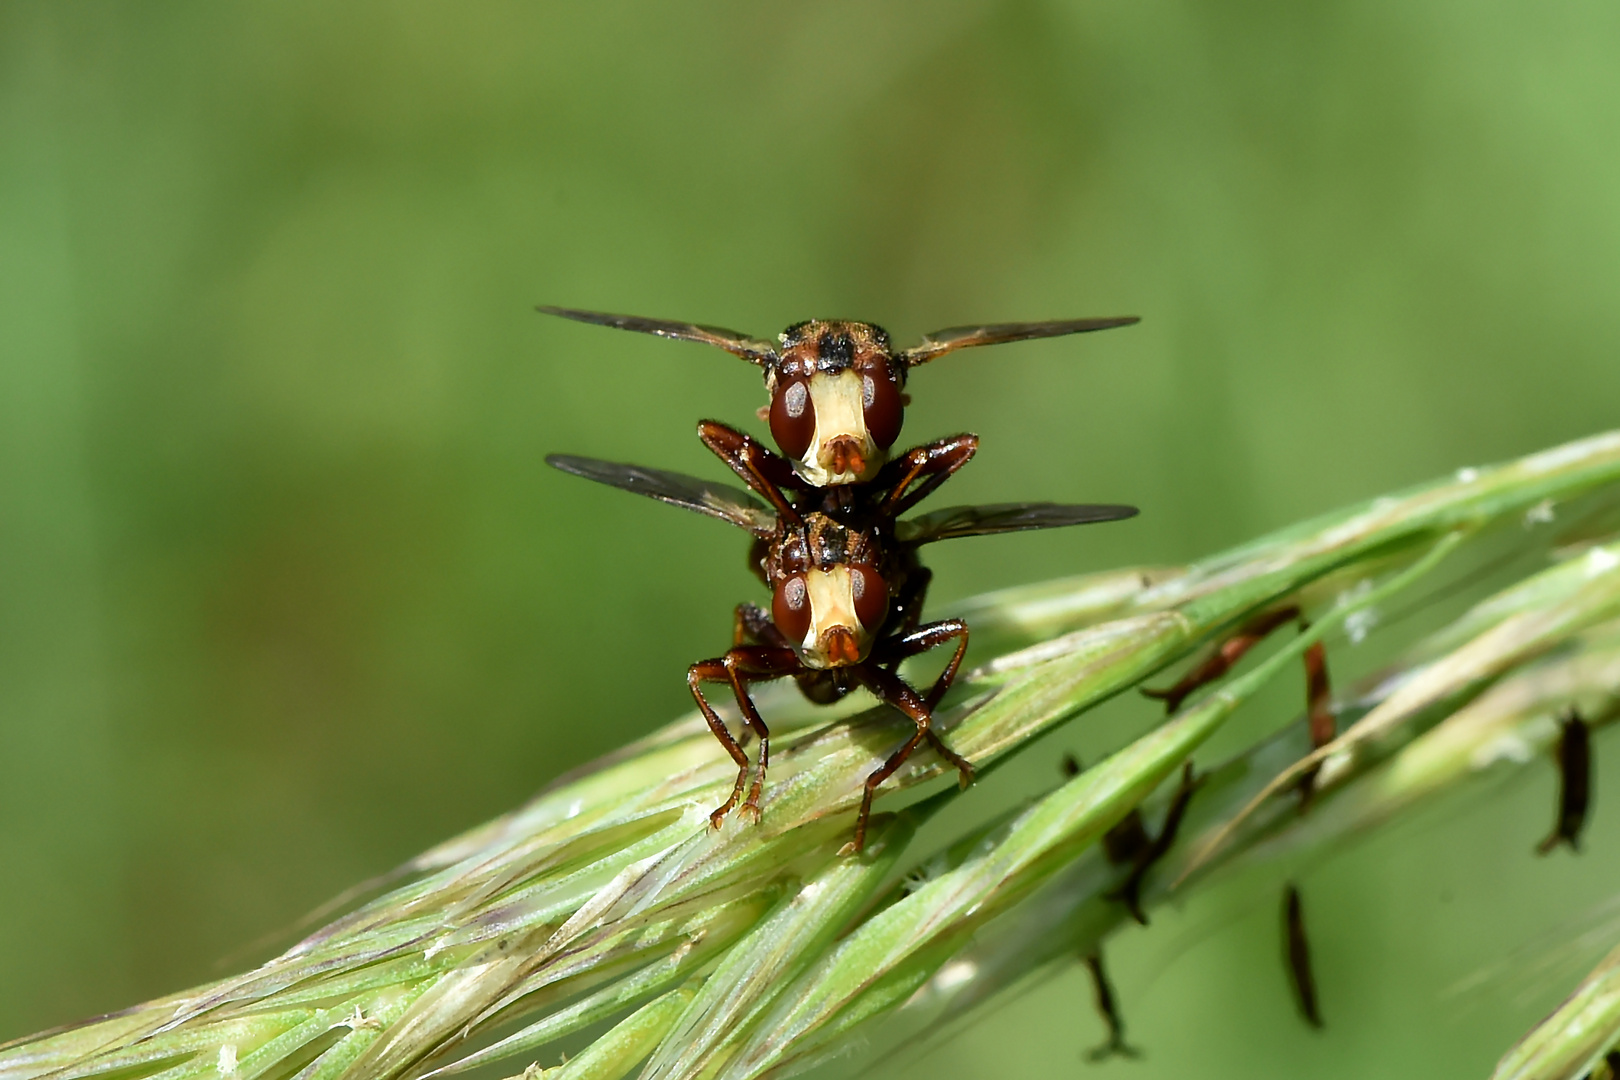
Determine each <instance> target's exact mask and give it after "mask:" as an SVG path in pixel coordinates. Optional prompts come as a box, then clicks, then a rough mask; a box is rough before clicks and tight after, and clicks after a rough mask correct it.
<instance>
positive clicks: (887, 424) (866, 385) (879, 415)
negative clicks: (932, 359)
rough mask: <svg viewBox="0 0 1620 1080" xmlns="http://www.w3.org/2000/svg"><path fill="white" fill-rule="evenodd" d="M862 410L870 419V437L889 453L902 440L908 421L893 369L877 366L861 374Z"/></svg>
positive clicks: (884, 365)
mask: <svg viewBox="0 0 1620 1080" xmlns="http://www.w3.org/2000/svg"><path fill="white" fill-rule="evenodd" d="M861 410H862V412H863V414H864V415H865V417H866V433H867V434H868V435H870V436H871V437H872V441H873V442H874V443H876V444H877V445H879V446H881V447H883V448H884V449H885V450H886V449H888V448H889V447H890V446H893V445H894V440H896V439H898V438H899V437H900V424H901V423H902V421H904V419H905V403H904V402H903V401H902V400H901V394H900V387H899V385H898V384H896V383H895V381H894V376H893V375H892V374H891V373H890V371H889V365H887V364H877V365H874V366H872V367H870V368H868V369H867V370H865V371H863V372H861Z"/></svg>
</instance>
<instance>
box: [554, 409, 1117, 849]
mask: <svg viewBox="0 0 1620 1080" xmlns="http://www.w3.org/2000/svg"><path fill="white" fill-rule="evenodd" d="M699 432H700V435H701V436H702V438H703V441H704V443H705V444H706V445H708V446H709V448H710V449H711V450H714V451H715V453H717V454H718V455H719V456H720V457H721V458H722V459H723V460H725V461H726V463H727V464H728V465H729V466H730V467H731V468H732V469H733V470H734V471H735V472H736V473H737V474H738V475H739V476H741V477H742V478H743V479H744V480H745V481H746V482H747V483H748V486H749V487H750V488H751V489H753V491H754V493H756V494H758V495H760V496H762V497H763V498H764V499H765V500H766V502H765V503H761V502H759V501H758V500H757V499H756V498H754V496H753V495H750V494H749V493H747V492H743V491H738V490H735V489H733V488H729V487H726V486H724V485H720V484H714V483H710V482H709V481H706V480H699V479H696V478H694V477H690V476H683V475H681V474H679V473H671V472H664V471H662V470H658V469H648V468H643V467H641V466H636V465H624V464H618V463H614V462H606V461H597V460H595V459H592V458H580V457H570V456H566V455H552V456H550V457H548V458H547V459H546V460H547V462H548V463H550V464H551V465H553V466H555V467H556V468H558V469H561V470H563V471H564V472H569V473H573V474H575V475H577V476H583V477H586V478H587V479H591V480H595V481H598V482H599V483H605V484H610V485H612V486H614V487H619V488H623V489H625V490H627V491H633V492H636V493H638V494H642V495H646V496H648V497H650V498H654V499H658V500H659V501H661V502H667V503H672V504H674V505H676V506H683V507H685V508H687V509H689V510H695V511H697V512H698V513H701V514H707V515H709V516H711V517H718V518H720V519H721V520H723V521H729V522H730V523H732V524H733V525H737V526H739V527H740V528H743V529H746V530H747V531H748V532H750V533H752V534H753V536H754V538H755V540H754V545H753V549H752V552H751V554H750V557H749V561H750V565H751V567H752V569H753V570H754V572H755V573H756V574H757V575H758V576H759V577H760V579H761V581H762V582H764V584H765V585H766V586H767V587H768V588H769V589H770V591H771V603H770V607H769V609H765V608H762V607H757V606H755V605H753V604H742V605H740V606H739V607H738V609H737V618H736V634H735V640H734V641H733V643H732V648H731V649H729V650H728V651H727V652H726V653H725V654H724V655H722V656H718V657H715V658H714V659H712V660H703V661H700V662H699V663H696V664H693V665H692V666H691V668H690V669H689V670H688V672H687V682H688V684H689V685H690V687H691V690H692V695H693V697H694V698H695V699H696V700H697V703H698V707H699V708H700V709H701V710H702V712H703V715H704V718H705V719H706V720H707V721H708V724H709V727H710V729H711V730H712V731H713V732H714V735H715V738H717V739H719V740H720V742H721V743H722V744H723V745H724V746H725V748H726V750H727V752H728V753H729V754H730V755H731V757H732V759H733V760H734V761H735V762H736V763H737V781H736V784H735V785H734V786H733V788H732V792H731V796H730V797H729V798H728V799H727V800H726V801H725V803H724V804H722V805H721V806H719V807H717V808H716V809H715V811H714V813H713V814H712V815H711V820H712V822H713V823H714V824H715V825H716V826H718V825H719V824H720V823H721V821H722V820H723V819H724V818H725V816H726V814H728V813H729V812H730V811H731V810H732V808H733V807H736V806H737V805H738V803H739V802H741V803H742V809H743V812H746V813H748V814H751V815H753V816H755V817H756V818H757V816H758V814H759V805H760V797H761V793H762V791H763V789H764V784H765V773H766V769H767V768H768V767H769V764H770V730H769V729H768V728H767V726H766V724H765V721H764V719H763V718H762V717H761V716H760V715H759V711H758V709H756V708H755V706H754V703H753V701H752V699H751V698H750V697H749V694H748V686H749V684H751V683H755V682H764V681H769V680H773V679H780V678H788V677H791V678H793V679H795V680H796V681H797V682H798V685H799V687H800V689H801V690H802V691H803V692H804V693H805V695H806V696H807V697H809V698H810V699H811V700H813V701H817V702H823V703H825V702H831V701H836V700H838V699H839V698H841V697H843V696H844V695H846V694H848V693H850V692H851V691H852V690H855V689H857V688H861V687H864V688H865V689H867V690H869V691H871V693H872V694H873V696H875V697H876V698H877V699H878V700H879V701H882V702H884V703H885V704H888V705H892V706H894V707H895V708H896V709H899V710H900V711H901V712H902V713H904V714H905V715H906V716H907V717H908V718H909V719H910V720H911V721H912V723H913V724H914V725H915V731H914V732H913V734H912V735H911V736H910V738H908V739H907V740H906V742H905V743H903V744H902V745H901V746H900V748H899V749H897V750H896V751H895V752H894V753H893V754H891V755H890V756H889V757H888V759H887V760H886V761H884V763H883V764H882V765H881V766H879V767H878V768H877V769H875V770H874V771H873V772H872V773H871V774H870V775H869V776H868V777H867V778H866V785H865V793H864V795H863V797H862V800H861V809H860V814H859V816H858V817H857V819H856V826H855V836H854V839H853V840H852V842H851V845H850V847H851V848H852V849H853V850H856V851H858V850H860V848H861V846H862V844H863V843H864V841H865V837H866V820H867V816H868V814H869V812H870V810H871V805H872V798H873V795H874V793H875V792H876V790H877V788H878V786H879V785H880V784H882V783H883V781H884V780H885V779H887V778H888V777H889V776H891V775H892V774H893V773H894V772H895V770H897V769H898V768H900V766H901V765H902V764H904V762H905V760H906V758H907V757H909V756H910V755H911V753H912V751H914V750H915V749H916V748H917V747H918V746H919V745H921V744H922V742H923V741H924V740H927V741H928V742H929V743H930V744H931V745H933V747H934V748H935V749H936V750H937V751H938V752H939V753H940V755H941V756H942V757H943V758H945V759H946V760H947V761H949V762H950V763H951V764H952V765H953V766H955V767H956V769H957V772H958V774H959V777H960V779H961V782H962V784H963V785H964V786H966V785H967V784H968V783H969V782H970V781H971V779H972V776H973V767H972V765H971V764H969V763H968V762H967V760H965V759H964V758H962V757H960V756H959V755H957V754H956V753H955V752H953V751H952V750H951V749H950V748H949V747H947V746H946V745H945V744H944V742H943V741H941V740H940V738H939V736H938V734H937V733H936V732H935V731H934V730H933V713H934V708H935V707H936V706H937V705H938V704H939V701H940V699H941V698H943V697H944V695H945V692H946V691H947V690H949V689H950V686H951V683H952V681H953V680H954V679H955V677H956V672H957V669H958V667H959V666H960V665H961V662H962V657H963V654H964V653H965V652H966V651H967V640H968V628H967V625H966V624H965V623H964V622H962V620H960V619H944V620H940V621H937V622H931V623H926V624H924V623H923V622H922V620H921V613H922V605H923V599H924V596H925V594H926V592H927V588H928V582H929V577H930V574H929V571H928V570H927V569H925V568H924V567H923V566H922V564H921V562H920V560H919V559H918V558H917V549H918V548H919V547H921V546H922V545H923V544H929V543H933V542H935V541H937V540H946V539H950V538H953V537H958V536H979V535H985V534H989V533H1000V532H1015V531H1021V530H1027V529H1045V528H1054V527H1057V526H1063V525H1080V524H1086V523H1090V522H1101V521H1117V520H1119V519H1121V518H1126V517H1130V516H1132V515H1134V514H1135V513H1136V509H1135V508H1134V507H1129V506H1105V505H1063V504H1056V503H1008V504H999V505H992V506H963V507H954V508H951V509H947V510H939V511H935V512H933V513H930V514H922V515H919V516H917V517H912V518H906V519H899V518H898V515H899V514H902V513H905V512H906V511H907V510H909V509H910V508H911V507H912V506H913V505H915V503H916V502H917V501H918V500H919V499H921V498H922V497H923V496H925V495H927V494H928V493H929V492H930V491H932V490H933V489H934V488H935V487H937V486H938V484H939V483H941V482H943V480H944V479H945V478H946V477H948V476H949V475H950V474H951V473H953V472H955V471H956V469H958V468H960V467H961V466H962V464H964V463H965V462H966V461H967V460H968V459H969V458H971V457H972V456H973V452H974V450H975V449H976V448H977V446H978V440H977V438H976V437H974V436H972V435H960V436H954V437H952V438H950V439H944V440H940V441H939V442H938V443H933V444H929V445H928V446H924V447H918V448H916V449H914V450H911V451H908V452H907V453H905V454H902V455H900V456H899V457H897V458H895V459H894V460H892V461H890V462H888V463H887V464H886V465H885V466H884V467H883V468H882V469H880V470H878V472H877V473H876V474H875V475H874V477H873V479H872V480H871V481H870V482H867V483H863V484H859V485H856V486H855V487H853V488H850V489H848V490H849V491H850V492H852V494H853V497H836V498H835V497H832V496H831V495H830V494H828V493H825V492H820V491H809V492H801V493H799V495H798V498H797V500H795V499H792V498H789V494H788V493H787V492H784V491H783V490H782V488H781V486H780V482H779V481H780V479H781V478H782V477H784V476H788V475H791V470H790V469H789V467H788V465H787V463H786V462H785V461H783V460H782V459H781V458H780V457H777V455H775V454H773V453H772V452H771V451H770V450H769V449H767V448H765V447H764V446H761V445H760V444H759V443H758V442H757V441H756V440H754V439H752V438H751V437H749V436H748V435H746V434H744V433H743V432H740V431H738V430H736V429H735V428H731V427H728V426H727V425H725V424H721V423H719V422H717V421H712V420H710V421H704V422H703V423H702V424H701V425H699ZM953 641H954V642H955V643H956V648H955V652H954V653H953V654H952V656H951V659H950V661H949V662H948V663H947V664H946V665H945V669H944V671H943V672H942V673H941V674H940V675H939V677H938V678H937V679H936V680H935V681H934V684H933V685H932V686H931V687H930V688H929V689H928V690H927V691H926V692H919V691H917V690H916V689H914V688H913V687H912V686H910V685H909V684H908V683H907V682H906V681H905V680H904V679H902V678H901V677H900V676H899V675H898V674H897V673H896V669H897V668H898V667H899V666H900V663H901V662H902V661H903V660H905V659H907V658H908V657H911V656H915V655H918V654H920V653H924V652H928V651H930V650H932V649H935V648H938V647H939V646H941V645H945V644H947V643H949V642H953ZM705 682H721V683H726V684H727V685H729V686H730V687H731V689H732V692H733V694H734V695H735V696H736V699H737V705H738V707H739V709H741V711H742V715H743V722H744V723H745V724H746V725H747V726H748V727H749V728H750V729H752V730H753V731H754V732H755V734H757V735H758V736H759V741H760V745H759V766H758V769H757V770H756V772H755V774H754V782H753V785H752V786H751V787H749V786H748V784H747V780H748V772H749V762H748V758H747V755H746V754H745V753H744V752H743V749H742V747H741V746H740V745H739V743H738V742H737V740H736V739H735V738H733V737H732V735H731V733H730V732H729V731H727V730H726V726H725V724H724V722H723V721H722V720H721V718H720V716H719V714H717V713H716V712H715V711H714V709H713V707H711V706H710V704H709V702H708V700H707V699H706V698H705V697H704V696H703V691H702V684H703V683H705ZM745 788H747V796H746V798H744V789H745Z"/></svg>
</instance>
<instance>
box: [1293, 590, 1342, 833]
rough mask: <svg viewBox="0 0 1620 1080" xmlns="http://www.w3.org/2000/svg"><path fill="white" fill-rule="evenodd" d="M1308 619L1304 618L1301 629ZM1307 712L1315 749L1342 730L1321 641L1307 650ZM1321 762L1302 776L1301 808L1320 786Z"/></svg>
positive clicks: (1302, 809) (1318, 748)
mask: <svg viewBox="0 0 1620 1080" xmlns="http://www.w3.org/2000/svg"><path fill="white" fill-rule="evenodd" d="M1304 628H1305V623H1304V622H1303V621H1301V622H1300V629H1302V630H1303V629H1304ZM1305 716H1306V725H1307V727H1308V728H1309V729H1310V733H1311V749H1312V750H1320V749H1321V748H1322V747H1324V746H1326V745H1327V744H1328V743H1330V742H1332V741H1333V736H1334V735H1336V734H1338V729H1339V722H1338V717H1336V716H1334V715H1333V686H1332V684H1331V683H1330V682H1329V680H1328V669H1327V650H1326V649H1324V648H1323V647H1322V643H1321V642H1320V641H1318V642H1316V643H1315V644H1314V645H1312V646H1311V647H1310V648H1308V649H1306V650H1305ZM1321 768H1322V767H1321V766H1320V765H1315V766H1313V767H1311V768H1310V769H1308V770H1306V772H1305V773H1304V775H1302V776H1301V777H1300V778H1299V808H1300V810H1301V811H1304V809H1305V808H1306V806H1307V805H1308V804H1309V803H1310V801H1311V794H1312V793H1313V792H1314V791H1315V790H1316V774H1317V773H1318V772H1319V771H1321Z"/></svg>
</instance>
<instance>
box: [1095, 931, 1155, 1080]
mask: <svg viewBox="0 0 1620 1080" xmlns="http://www.w3.org/2000/svg"><path fill="white" fill-rule="evenodd" d="M1085 962H1086V970H1087V971H1088V972H1090V973H1091V993H1092V997H1093V999H1094V1000H1095V1002H1096V1005H1097V1014H1098V1015H1099V1016H1101V1017H1102V1018H1103V1023H1104V1024H1106V1025H1107V1026H1108V1041H1107V1042H1105V1043H1103V1044H1102V1045H1101V1046H1095V1047H1092V1048H1091V1049H1090V1050H1087V1051H1086V1060H1087V1061H1106V1060H1108V1059H1109V1058H1111V1057H1116V1056H1117V1057H1123V1058H1139V1057H1141V1056H1142V1051H1140V1050H1138V1049H1136V1047H1134V1046H1132V1045H1130V1044H1129V1043H1127V1042H1126V1041H1125V1020H1124V1018H1123V1017H1121V1016H1120V1015H1119V1006H1118V1005H1117V1004H1115V1002H1114V987H1113V984H1112V983H1110V982H1109V981H1108V972H1107V970H1105V969H1104V968H1103V958H1102V950H1101V949H1100V948H1099V949H1097V950H1095V951H1093V952H1090V953H1087V954H1086V956H1085Z"/></svg>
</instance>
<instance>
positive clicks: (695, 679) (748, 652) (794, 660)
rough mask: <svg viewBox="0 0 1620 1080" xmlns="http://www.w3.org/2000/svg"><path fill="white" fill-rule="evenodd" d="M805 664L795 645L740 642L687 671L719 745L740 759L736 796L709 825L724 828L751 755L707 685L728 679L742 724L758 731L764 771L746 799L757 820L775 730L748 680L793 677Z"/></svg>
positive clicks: (745, 778)
mask: <svg viewBox="0 0 1620 1080" xmlns="http://www.w3.org/2000/svg"><path fill="white" fill-rule="evenodd" d="M802 667H803V665H802V664H800V662H799V658H798V656H797V655H796V654H795V653H794V652H793V650H792V649H778V648H771V647H769V646H765V645H741V646H738V647H736V648H734V649H731V650H729V651H727V653H726V655H724V656H720V657H716V658H715V659H713V660H701V661H699V662H698V663H696V664H693V665H692V666H691V667H690V668H688V669H687V672H686V684H687V686H689V687H691V689H692V696H693V697H694V698H696V699H697V703H698V708H699V709H701V710H702V711H703V719H705V720H707V721H708V723H709V730H710V731H712V732H714V737H715V738H717V739H719V740H720V745H722V746H724V747H725V748H726V752H727V753H728V754H730V755H731V760H733V761H735V762H736V763H737V783H736V784H735V785H734V786H733V787H732V789H731V797H730V798H729V799H727V800H726V801H725V802H724V803H723V804H722V805H720V806H719V807H716V808H715V811H714V812H713V813H712V814H710V815H709V824H711V825H713V826H714V827H715V828H717V829H718V828H719V827H720V823H721V822H722V821H724V820H725V817H726V815H727V814H729V813H730V812H731V808H732V807H734V806H736V805H737V800H738V799H740V798H741V797H742V791H743V785H744V784H745V783H747V781H748V755H747V754H745V753H743V749H742V746H741V745H739V744H738V742H737V740H736V739H733V738H732V737H731V732H729V731H727V730H726V725H725V722H724V721H722V720H721V719H720V715H719V714H718V713H716V712H715V711H714V709H713V707H712V706H710V705H709V702H708V700H707V699H706V698H705V697H704V696H703V689H702V684H703V683H705V682H723V683H729V684H730V685H731V689H732V692H733V693H735V694H736V696H737V707H738V708H739V709H741V710H742V714H743V723H744V724H746V725H748V727H750V728H752V729H753V730H754V731H755V732H757V733H758V734H759V771H758V772H757V773H755V775H754V786H753V787H752V788H750V789H749V792H748V799H747V801H745V802H744V803H743V810H744V811H752V813H753V817H754V820H756V821H757V820H759V796H760V792H761V791H763V790H764V787H765V770H766V768H767V767H769V765H770V761H771V732H770V729H769V728H767V727H766V726H765V721H764V719H763V718H761V717H760V715H759V710H758V709H756V708H754V701H753V699H752V698H750V697H749V696H748V683H750V682H759V681H761V680H764V679H777V678H781V677H782V676H784V675H793V674H796V673H797V672H798V671H799V670H801V668H802Z"/></svg>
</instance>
